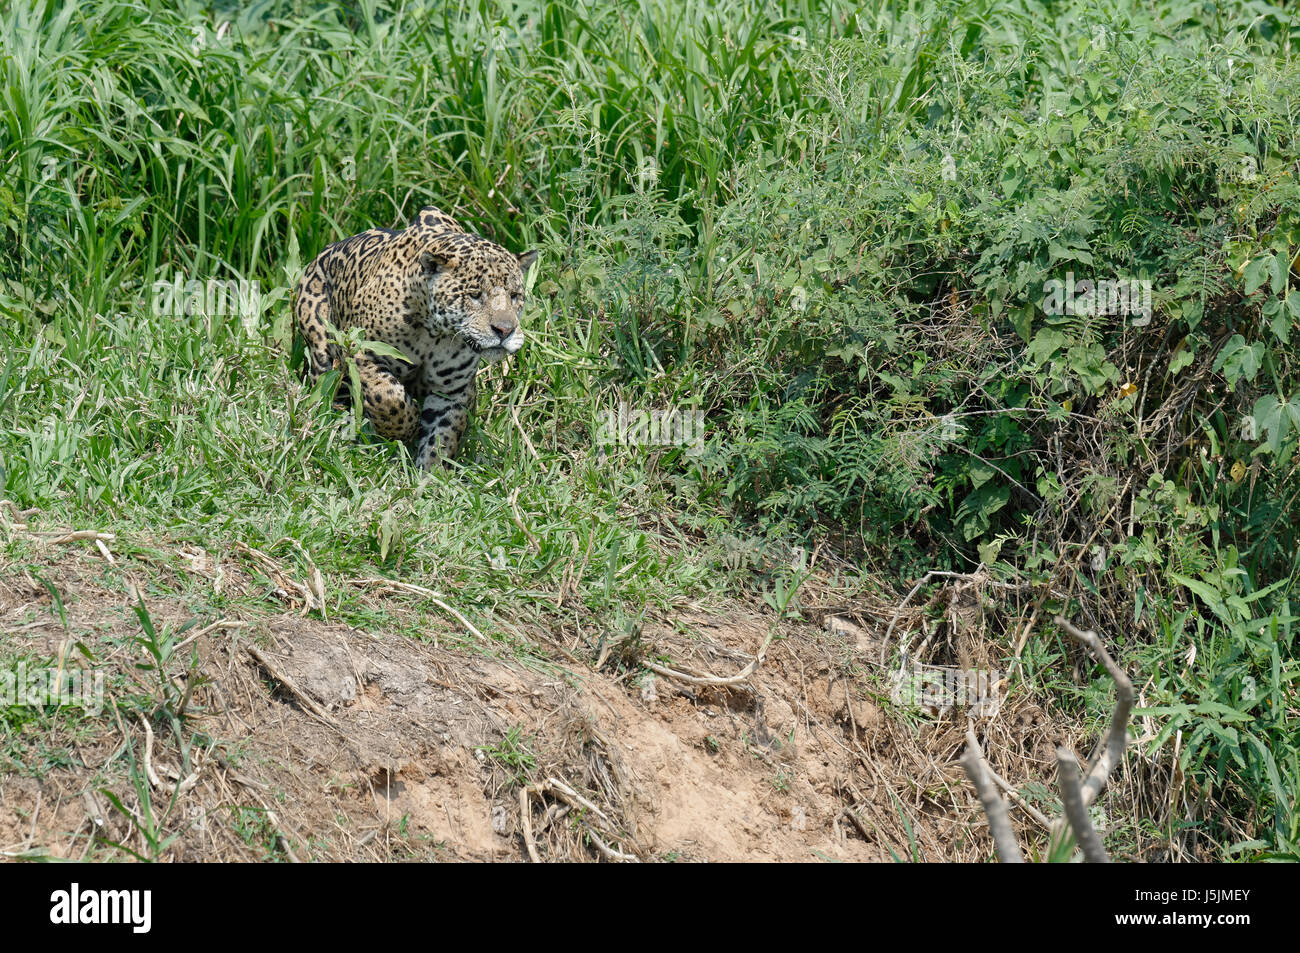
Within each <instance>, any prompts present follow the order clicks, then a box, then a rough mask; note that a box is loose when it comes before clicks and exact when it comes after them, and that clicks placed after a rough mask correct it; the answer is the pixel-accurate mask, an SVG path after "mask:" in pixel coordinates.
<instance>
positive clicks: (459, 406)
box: [415, 378, 474, 470]
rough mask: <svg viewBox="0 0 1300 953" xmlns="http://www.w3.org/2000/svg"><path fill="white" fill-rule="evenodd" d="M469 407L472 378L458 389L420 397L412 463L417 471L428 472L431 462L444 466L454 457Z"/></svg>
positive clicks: (471, 402) (470, 405) (471, 405)
mask: <svg viewBox="0 0 1300 953" xmlns="http://www.w3.org/2000/svg"><path fill="white" fill-rule="evenodd" d="M473 405H474V379H473V378H470V379H469V381H467V382H466V383H465V384H464V385H463V386H462V387H461V388H460V389H459V390H454V391H443V392H438V393H432V394H429V395H428V396H427V397H425V398H424V406H423V408H422V409H421V410H420V442H419V445H418V447H417V449H416V453H415V463H416V465H417V466H418V467H419V468H420V469H421V470H428V469H430V468H431V467H432V466H433V462H434V461H435V460H440V461H443V462H444V463H445V462H446V461H447V460H450V459H451V458H452V457H454V456H455V455H456V451H457V450H458V449H459V448H460V438H461V437H462V436H464V434H465V427H466V425H467V424H468V423H469V412H470V408H471V407H473Z"/></svg>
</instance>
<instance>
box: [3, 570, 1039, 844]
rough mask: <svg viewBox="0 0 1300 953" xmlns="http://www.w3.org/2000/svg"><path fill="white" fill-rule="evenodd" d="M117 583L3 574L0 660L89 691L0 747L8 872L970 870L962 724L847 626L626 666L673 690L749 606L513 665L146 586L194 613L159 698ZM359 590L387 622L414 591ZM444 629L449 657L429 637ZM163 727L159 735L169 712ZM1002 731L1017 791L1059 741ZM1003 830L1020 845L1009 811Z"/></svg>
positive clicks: (544, 644) (1023, 717)
mask: <svg viewBox="0 0 1300 953" xmlns="http://www.w3.org/2000/svg"><path fill="white" fill-rule="evenodd" d="M186 558H187V559H189V560H190V561H191V565H192V564H193V562H194V560H195V559H196V558H197V557H195V556H193V554H191V555H189V556H186ZM205 558H208V557H205ZM246 563H247V561H246V560H245V561H243V562H241V561H240V560H239V559H237V558H235V557H234V556H230V557H227V559H226V561H222V560H215V561H212V562H209V563H207V564H204V565H203V566H201V567H200V568H202V569H203V570H204V572H205V574H206V575H207V576H208V577H212V576H214V575H220V577H221V578H222V579H223V580H224V583H223V584H224V585H226V586H229V587H240V586H243V587H246V588H248V587H254V585H255V584H254V582H253V578H254V577H253V576H252V574H251V573H250V572H248V568H247V565H246ZM154 571H156V568H155V570H154ZM173 571H175V570H173ZM132 578H133V577H132V576H131V575H130V573H129V572H128V571H127V570H126V569H124V568H122V565H121V564H120V563H119V564H115V565H113V566H108V565H106V564H105V563H104V562H102V561H101V560H100V559H99V557H97V556H95V555H93V554H92V553H87V554H85V555H82V556H77V557H68V558H62V559H58V560H55V561H52V562H51V563H50V564H49V565H48V566H46V567H45V569H44V570H43V571H42V576H41V579H37V578H35V577H34V576H33V575H32V574H31V573H30V572H28V571H25V570H22V569H17V568H11V569H8V570H0V631H2V632H3V633H4V642H3V654H4V661H5V662H6V664H9V663H10V661H11V660H12V659H15V658H18V657H23V658H28V659H30V660H34V663H41V664H51V663H53V664H54V665H59V664H62V665H65V666H84V667H87V668H91V667H93V668H94V669H95V670H98V671H104V672H106V673H108V679H107V684H106V697H105V704H104V708H103V710H102V711H101V712H99V713H98V714H88V713H82V712H80V711H77V710H75V709H59V710H57V711H56V710H53V709H51V710H50V711H47V712H45V713H44V715H43V716H42V717H41V718H35V719H32V720H30V721H27V722H24V723H21V724H16V725H11V726H10V728H9V729H8V731H9V734H8V735H7V736H0V737H7V738H8V742H7V748H6V749H5V750H0V851H4V852H5V855H6V856H9V857H22V856H37V855H42V854H45V855H50V856H54V857H78V858H80V857H85V858H89V859H109V858H113V857H122V856H130V855H131V854H135V855H138V856H142V857H158V858H161V859H168V860H178V861H195V860H302V861H309V860H390V859H406V858H410V859H441V860H481V861H486V860H492V861H523V860H529V859H530V858H531V859H536V860H627V859H639V860H642V861H652V860H674V859H679V860H690V861H738V860H752V861H810V860H818V859H824V860H847V861H853V860H868V861H881V860H885V861H888V860H891V859H892V858H894V857H897V858H899V859H913V858H923V859H928V860H952V859H985V858H987V857H989V856H990V854H991V842H990V841H989V839H988V835H987V829H986V827H985V825H984V821H983V816H982V813H981V810H980V808H979V805H978V803H977V802H976V800H975V798H974V796H973V794H972V792H971V791H970V790H969V787H968V785H967V783H966V781H965V778H964V776H963V775H962V772H961V768H960V766H959V764H958V761H957V758H958V756H959V755H960V753H961V749H962V746H963V743H964V742H963V736H964V732H965V729H966V724H967V721H966V718H965V717H964V716H962V715H960V714H953V715H949V716H947V717H946V718H939V719H933V720H930V721H922V722H921V723H919V724H916V723H914V724H912V725H910V726H909V725H908V724H906V723H905V722H904V721H903V720H902V719H901V717H900V716H899V713H898V710H897V709H896V708H894V707H892V706H890V704H889V702H888V688H887V687H884V686H885V684H886V680H885V679H884V678H883V677H882V672H881V669H880V663H879V659H878V656H879V654H880V642H879V636H878V634H877V633H878V631H881V630H883V628H884V626H883V625H882V626H880V627H879V628H877V627H876V625H875V624H874V623H873V622H872V621H871V620H869V619H866V620H864V619H863V617H862V616H859V620H860V621H861V622H862V624H860V625H858V624H852V623H850V622H847V621H837V622H836V623H835V624H834V625H831V626H829V627H827V626H818V625H813V624H811V623H802V622H781V623H779V628H778V629H777V630H776V633H775V638H774V639H773V640H771V642H770V645H769V646H768V648H767V650H766V653H765V656H764V658H763V659H762V662H761V664H759V665H758V667H757V670H756V671H754V672H753V673H752V674H750V675H748V676H747V677H745V678H743V679H740V680H738V681H736V682H735V683H734V684H729V685H721V686H717V685H707V684H696V683H693V682H691V681H689V680H683V679H676V678H670V677H663V676H653V677H648V676H649V673H648V672H647V670H646V669H645V668H644V667H643V666H642V665H640V664H638V662H639V660H648V661H651V662H654V661H656V660H657V661H662V660H664V659H669V660H671V662H670V664H671V666H672V668H673V669H674V670H675V671H678V672H690V673H693V674H692V676H691V677H692V678H694V679H695V680H696V681H697V682H698V681H709V680H710V678H716V677H724V678H725V677H726V676H728V675H731V674H733V673H737V672H741V671H743V670H744V669H745V667H746V665H748V664H749V663H750V661H751V660H752V659H753V658H754V655H755V653H757V652H759V651H760V647H761V646H762V645H763V643H764V641H765V639H766V637H767V636H768V635H769V632H770V631H771V630H770V628H769V627H770V626H771V625H772V616H771V614H770V613H767V614H760V613H758V612H754V611H752V610H750V609H748V608H747V607H745V606H742V605H731V606H726V607H720V609H723V608H725V610H726V611H725V612H722V611H714V612H705V611H700V610H687V611H685V612H684V614H682V615H680V616H677V617H675V618H673V619H671V620H668V619H665V620H663V621H662V622H655V623H651V624H648V625H646V626H645V628H644V629H643V630H641V631H640V632H639V633H637V635H636V637H635V639H632V640H630V641H629V642H628V644H623V645H618V646H616V651H614V652H613V653H612V654H611V653H610V652H609V651H602V652H601V653H600V655H599V657H598V658H586V659H584V658H581V657H580V656H582V654H583V652H587V653H588V654H590V652H588V650H586V649H585V648H583V647H582V646H581V645H579V644H578V643H577V642H576V641H575V642H573V643H570V644H566V643H565V642H564V640H563V639H562V638H561V637H560V636H558V635H557V634H556V633H550V632H532V633H526V634H527V635H528V636H529V638H530V639H534V638H535V642H532V643H530V648H531V651H527V650H526V651H521V650H520V645H519V644H516V645H514V646H513V647H511V648H510V649H509V650H507V648H506V647H505V646H502V645H499V644H482V643H478V642H477V641H472V640H468V636H467V635H466V633H465V630H464V629H463V628H461V627H459V626H458V625H457V624H456V622H455V621H454V620H449V622H448V624H447V626H446V627H445V628H443V629H442V631H441V632H440V633H439V632H434V631H429V632H428V633H427V634H426V636H425V638H423V639H419V638H413V637H411V636H410V635H405V634H396V633H391V634H390V633H370V632H365V631H361V630H358V629H354V628H351V627H348V626H346V625H341V624H338V623H335V622H332V621H324V620H321V619H320V618H317V617H314V615H313V616H307V615H304V614H302V613H301V612H298V613H290V612H283V611H275V612H267V613H264V614H254V613H253V612H252V610H249V609H247V608H245V609H244V610H242V611H243V612H244V615H243V616H242V617H241V618H238V619H226V620H219V619H216V617H215V616H214V615H213V614H212V612H211V610H208V611H207V612H206V614H205V613H204V611H203V608H202V606H203V603H202V599H201V598H200V597H197V596H196V597H194V598H188V597H185V596H180V595H164V596H155V597H150V596H149V595H148V594H147V593H146V594H145V595H144V601H145V604H146V605H147V607H148V611H149V615H150V617H151V619H152V621H153V624H154V625H155V627H156V628H157V629H159V630H161V631H173V632H174V631H176V630H177V629H179V628H180V627H181V626H182V625H183V624H184V623H185V622H186V621H187V620H190V619H192V618H193V617H194V616H195V615H199V616H201V621H200V622H199V623H197V624H194V625H192V626H191V627H190V628H189V629H188V630H186V631H185V632H182V633H181V634H180V635H179V637H178V638H177V639H176V641H177V642H179V643H181V646H180V648H179V649H178V650H177V651H176V652H175V654H174V656H173V657H172V659H171V661H170V662H169V663H168V666H167V671H166V674H167V678H168V684H169V688H167V689H164V688H161V687H159V680H158V677H157V673H156V672H153V671H150V670H149V669H148V668H147V667H146V668H141V667H140V666H141V664H142V663H147V662H148V661H149V660H148V657H147V655H146V653H145V652H144V650H143V649H142V647H141V645H140V643H139V642H138V641H137V637H138V636H139V635H140V634H141V623H140V620H139V619H138V618H137V617H136V615H135V613H134V611H133V608H132V607H133V605H135V599H134V596H133V592H132ZM46 583H48V584H49V585H48V586H47V585H46ZM260 584H262V585H263V586H264V584H265V579H261V581H260ZM50 587H52V588H53V589H54V591H55V592H57V593H58V596H59V599H60V601H61V602H62V605H63V607H64V610H65V611H66V613H67V626H66V628H65V626H64V623H63V621H62V619H61V618H60V616H59V614H58V612H57V606H55V605H54V602H53V596H52V595H51V592H50ZM306 588H307V589H310V588H311V587H310V585H308V586H307V587H306ZM305 591H306V589H304V592H305ZM279 595H280V596H282V597H287V595H286V593H285V592H283V591H280V592H279ZM303 598H304V599H309V598H310V596H309V595H304V596H303ZM367 598H370V599H373V600H374V601H375V604H376V606H381V605H382V606H384V607H388V608H392V607H393V606H394V605H397V606H399V607H401V606H409V605H410V604H411V600H412V599H417V598H418V597H417V596H410V595H407V596H402V595H393V594H382V593H378V592H377V593H374V594H373V595H368V596H367ZM239 605H241V606H246V604H245V603H244V602H240V603H239ZM886 621H887V620H886ZM215 622H222V623H223V624H220V625H217V624H213V623H215ZM461 639H466V640H467V645H468V647H453V646H451V645H448V644H446V643H448V642H449V641H451V642H458V640H461ZM74 643H75V644H74ZM633 643H634V644H633ZM78 645H79V646H80V648H79V647H77V646H78ZM81 648H84V649H85V652H82V651H81ZM963 651H965V649H963ZM517 657H518V658H523V659H524V660H525V661H519V660H518V658H517ZM60 660H62V661H61V662H60ZM164 697H167V698H170V699H171V701H170V703H169V704H168V706H166V707H165V706H164V705H163V704H161V701H162V699H163V698H164ZM179 709H183V713H184V717H183V718H180V719H176V718H173V717H170V716H169V714H168V711H169V710H170V711H171V712H172V713H175V712H176V711H177V710H179ZM913 721H914V722H915V721H916V719H913ZM1000 724H1001V727H1000V728H999V730H998V734H997V736H996V739H997V743H996V744H993V743H990V745H989V749H990V750H989V751H988V757H989V761H990V764H991V765H992V766H993V767H994V769H995V770H997V771H999V772H1001V774H1002V776H1003V777H1004V778H1007V779H1008V780H1010V781H1011V783H1012V784H1016V785H1018V784H1021V783H1023V781H1024V780H1025V778H1026V776H1027V775H1032V773H1033V772H1036V771H1040V770H1041V767H1040V766H1041V765H1047V764H1050V763H1051V753H1050V752H1051V748H1052V742H1053V741H1054V740H1056V737H1057V733H1056V732H1054V731H1052V730H1050V729H1049V728H1048V726H1046V724H1045V719H1044V718H1043V717H1042V715H1041V712H1038V711H1037V710H1036V709H1033V708H1032V706H1026V707H1024V708H1022V709H1021V710H1020V711H1018V712H1015V713H1012V712H1008V713H1006V715H1005V717H1004V718H1003V719H1002V720H1001V722H1000ZM146 725H147V726H148V728H147V729H146ZM150 733H152V745H150V743H149V734H150ZM993 737H994V736H993V735H989V738H990V740H992V739H993ZM1048 780H1049V781H1050V779H1048ZM1013 818H1014V819H1015V820H1016V823H1017V826H1018V827H1022V826H1023V827H1022V829H1029V830H1033V827H1034V824H1033V822H1032V821H1031V820H1029V819H1028V817H1027V815H1023V814H1021V813H1020V812H1018V811H1013Z"/></svg>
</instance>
